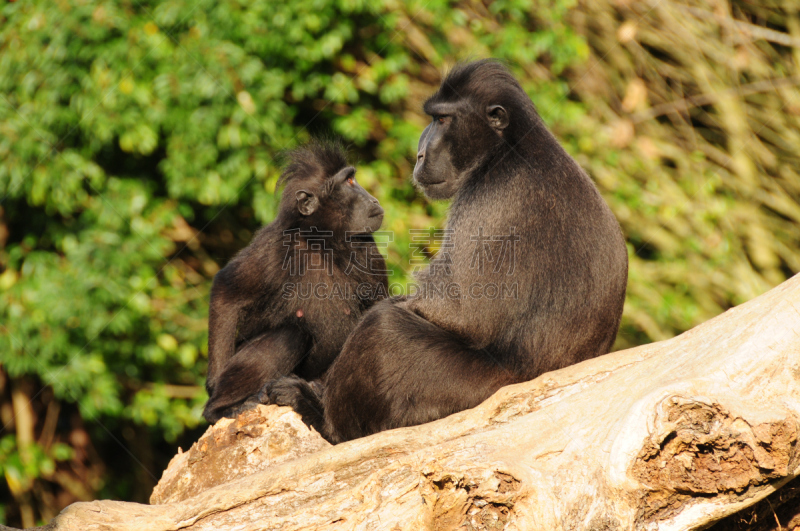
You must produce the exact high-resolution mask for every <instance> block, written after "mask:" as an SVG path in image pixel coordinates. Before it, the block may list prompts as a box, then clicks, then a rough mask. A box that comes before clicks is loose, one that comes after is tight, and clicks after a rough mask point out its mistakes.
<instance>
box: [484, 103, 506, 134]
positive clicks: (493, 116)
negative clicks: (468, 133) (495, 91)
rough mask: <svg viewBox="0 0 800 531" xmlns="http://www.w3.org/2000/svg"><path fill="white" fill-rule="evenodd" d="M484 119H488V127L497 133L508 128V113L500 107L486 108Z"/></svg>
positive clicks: (491, 106) (490, 106)
mask: <svg viewBox="0 0 800 531" xmlns="http://www.w3.org/2000/svg"><path fill="white" fill-rule="evenodd" d="M486 117H487V118H488V119H489V125H491V126H492V127H493V128H494V129H497V130H498V131H502V130H503V129H505V128H506V127H508V112H507V111H506V109H505V107H503V106H502V105H489V106H488V107H486Z"/></svg>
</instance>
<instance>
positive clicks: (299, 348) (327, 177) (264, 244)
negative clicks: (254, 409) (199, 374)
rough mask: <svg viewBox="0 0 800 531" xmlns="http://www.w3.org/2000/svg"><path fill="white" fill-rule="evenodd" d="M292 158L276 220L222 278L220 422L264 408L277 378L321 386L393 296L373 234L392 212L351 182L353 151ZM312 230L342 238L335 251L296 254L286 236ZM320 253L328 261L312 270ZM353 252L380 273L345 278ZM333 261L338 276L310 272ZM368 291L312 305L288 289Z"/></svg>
mask: <svg viewBox="0 0 800 531" xmlns="http://www.w3.org/2000/svg"><path fill="white" fill-rule="evenodd" d="M290 158H291V163H290V164H289V165H288V166H287V168H286V169H285V171H284V172H283V174H282V175H281V178H280V180H279V184H280V185H285V188H284V191H283V195H282V197H281V203H280V210H279V214H278V216H277V218H276V219H275V221H273V222H272V223H270V224H269V225H267V226H265V227H263V228H262V229H261V230H259V231H258V232H257V233H256V235H255V236H254V237H253V241H252V242H251V243H250V245H249V246H248V247H246V248H245V249H243V250H242V251H241V252H240V253H239V254H237V255H236V257H234V258H233V259H232V260H231V261H230V263H229V264H228V265H226V266H225V267H224V268H223V269H222V270H220V271H219V273H217V275H216V276H215V277H214V283H213V286H212V288H211V305H210V310H209V337H208V347H209V348H208V356H209V363H208V378H207V380H206V388H207V389H208V394H209V397H210V398H209V400H208V403H207V404H206V407H205V411H204V412H203V416H204V417H205V418H206V420H208V421H209V422H212V423H213V422H216V421H217V420H218V419H219V418H221V417H222V416H234V415H235V414H236V413H238V412H240V411H242V410H243V409H246V408H247V407H250V406H251V405H253V404H255V403H257V395H258V393H259V390H260V389H261V387H262V385H264V384H265V382H268V381H270V380H272V379H275V378H278V377H281V376H285V375H288V374H290V373H295V374H297V375H299V376H301V377H303V378H305V379H308V380H313V379H316V378H319V377H320V376H321V375H322V374H323V373H324V371H325V370H326V369H327V368H328V367H329V366H330V364H331V363H332V362H333V360H334V358H335V357H336V355H337V354H338V353H339V351H340V349H341V347H342V345H343V344H344V341H345V339H346V338H347V336H348V334H349V333H350V332H351V331H352V330H353V328H354V327H355V325H356V323H357V322H358V320H359V319H360V318H361V316H362V315H363V313H364V312H365V311H366V310H367V308H369V307H370V306H372V305H373V304H374V302H375V300H376V298H375V297H377V299H380V298H383V297H384V296H385V294H386V286H387V276H386V272H385V271H384V270H385V269H386V267H385V264H384V261H383V258H382V257H381V256H380V253H379V252H378V250H377V248H376V246H375V242H374V240H373V237H372V234H371V232H372V231H374V230H375V229H377V228H378V227H379V226H380V220H381V219H382V216H383V210H382V209H380V207H379V206H378V202H377V200H376V199H375V198H373V197H372V196H370V195H369V194H368V193H367V192H366V191H365V190H364V189H363V188H361V187H360V186H359V185H358V184H352V185H351V184H348V183H346V182H345V181H346V179H345V181H343V180H342V177H346V176H348V175H352V173H354V172H355V170H353V168H351V167H349V166H348V165H347V160H346V158H345V155H344V152H343V151H342V150H341V148H339V147H338V146H336V145H332V144H330V145H329V144H320V143H316V144H311V145H310V146H308V147H305V148H302V149H299V150H297V151H294V152H292V153H291V154H290ZM342 172H345V173H342ZM337 176H338V177H337ZM298 194H300V195H298ZM309 195H311V196H313V197H314V198H316V200H317V203H316V210H314V211H313V212H312V213H310V214H307V215H304V214H302V213H301V210H302V208H301V203H302V201H301V199H302V200H305V201H307V196H309ZM366 225H371V227H370V229H371V230H369V231H367V230H366V229H365V226H366ZM312 228H316V229H318V230H319V231H333V236H332V237H325V238H324V241H325V247H326V248H327V249H332V252H326V251H325V250H322V251H314V250H310V249H309V246H308V244H307V242H306V241H305V240H304V239H303V238H302V237H297V238H296V241H295V242H294V243H293V245H294V247H293V248H291V249H290V248H289V247H288V246H287V244H289V243H290V242H291V241H292V240H291V237H290V236H288V237H287V235H286V233H285V231H287V230H289V231H291V230H297V231H309V230H312ZM347 231H357V232H361V234H358V235H356V236H352V235H351V236H350V237H351V239H352V240H353V241H350V242H348V241H347ZM298 234H302V233H300V232H298ZM290 251H291V252H290ZM287 253H288V254H287ZM315 253H316V254H317V255H320V256H318V260H322V262H320V261H317V262H308V260H310V259H312V258H313V257H312V256H311V255H313V254H315ZM351 254H354V256H355V259H356V260H359V263H361V264H371V266H372V271H370V272H362V271H359V270H358V269H354V270H351V271H350V272H349V274H345V270H346V268H347V266H348V264H349V263H350V260H351ZM287 256H288V257H289V261H287ZM325 256H328V257H332V267H331V269H330V270H324V269H323V270H319V269H314V268H306V267H305V265H307V264H308V263H312V264H318V263H323V264H324V260H325ZM362 283H364V284H368V285H369V286H371V290H369V292H366V291H365V292H364V293H363V294H365V295H367V296H366V297H365V298H358V297H354V298H352V299H345V298H344V297H338V296H337V297H335V298H316V297H314V296H311V297H307V298H304V297H305V295H306V294H307V292H308V290H307V289H306V288H303V289H300V288H297V289H295V290H291V289H288V290H287V289H286V286H287V285H288V284H296V285H302V286H304V287H305V286H313V287H315V286H322V287H324V288H326V290H325V291H324V292H320V293H323V294H330V293H331V292H332V290H331V289H330V288H331V287H332V286H334V285H335V284H338V285H339V286H340V287H342V288H344V286H345V285H349V287H350V288H353V290H352V292H351V293H353V294H356V293H357V291H356V290H355V287H356V286H357V285H359V284H362ZM304 291H305V292H306V293H304ZM287 294H288V296H287ZM345 294H346V293H345ZM373 296H375V297H373ZM298 310H301V311H302V316H301V317H300V316H298V314H297V312H298Z"/></svg>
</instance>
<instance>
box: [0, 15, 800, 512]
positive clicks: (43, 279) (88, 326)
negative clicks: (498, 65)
mask: <svg viewBox="0 0 800 531" xmlns="http://www.w3.org/2000/svg"><path fill="white" fill-rule="evenodd" d="M799 12H800V2H798V1H797V0H736V1H727V0H696V1H695V0H674V1H673V0H648V1H637V0H550V1H546V0H497V1H477V0H473V1H467V0H465V1H458V2H445V1H442V0H411V1H408V2H404V1H400V0H370V1H366V0H333V1H325V0H293V1H292V2H286V3H283V2H276V1H275V0H252V1H245V0H240V1H237V0H195V1H188V0H166V1H163V2H158V1H135V0H128V1H126V0H111V1H99V0H98V1H93V0H72V1H66V0H61V1H55V0H51V1H33V0H28V1H17V2H4V3H2V5H0V367H1V368H0V420H1V421H2V431H0V470H2V473H3V476H4V480H0V523H5V524H9V525H15V526H20V525H25V526H31V525H34V524H38V523H44V522H47V521H49V520H50V519H51V518H52V517H53V516H55V515H56V514H57V513H58V512H59V511H60V510H61V509H62V508H63V507H65V506H66V505H68V504H69V503H71V502H74V501H77V500H91V499H95V498H112V499H121V500H133V501H140V502H146V501H147V499H148V497H149V495H150V492H151V490H152V487H153V486H154V485H155V483H156V482H157V480H158V478H159V477H160V475H161V472H162V470H163V469H164V468H165V466H166V464H167V462H168V461H169V459H170V458H171V457H172V455H173V454H174V453H175V452H176V451H177V448H178V447H179V446H180V447H182V448H184V449H186V448H188V447H189V446H190V445H191V444H192V442H193V441H194V440H196V439H197V437H198V436H199V435H200V434H201V433H202V432H203V431H204V430H205V428H206V424H205V422H204V421H203V420H202V418H201V416H200V412H201V409H202V405H203V403H204V402H205V400H206V398H207V397H206V394H205V390H204V389H203V387H202V386H203V383H204V375H205V371H206V363H207V347H206V341H207V323H206V318H207V312H208V296H209V287H210V284H211V279H212V277H213V275H214V273H215V272H216V271H217V270H219V268H220V267H222V266H224V265H225V263H226V262H227V260H229V259H230V258H231V257H232V256H233V255H234V254H235V253H236V252H237V250H239V249H241V248H242V247H244V246H245V245H247V243H248V242H249V240H250V238H251V236H252V235H253V232H254V231H255V230H256V229H257V228H258V227H259V226H261V225H262V224H265V223H267V222H269V221H271V219H272V218H273V215H274V213H275V207H276V204H277V197H276V195H275V182H276V180H277V177H278V175H279V172H280V161H279V160H278V161H277V162H276V156H277V155H279V154H280V153H281V152H282V151H284V150H286V149H288V148H291V147H294V146H296V145H298V144H300V143H302V142H305V141H307V140H308V139H309V138H310V137H311V136H331V135H338V136H340V137H342V138H343V139H344V140H345V141H346V142H347V143H348V144H349V145H350V147H351V155H352V159H353V162H354V163H356V164H357V165H358V172H359V173H358V178H359V180H360V182H361V183H362V184H363V185H364V186H365V187H366V188H367V189H368V190H369V191H370V192H371V193H372V194H374V195H375V196H376V197H378V198H379V199H380V201H381V203H382V204H383V206H384V208H385V209H386V217H385V220H384V225H383V228H384V229H385V230H389V231H393V232H394V240H393V241H392V242H390V243H389V245H388V249H387V251H388V258H389V264H390V266H391V267H392V268H393V270H394V275H393V277H392V281H393V282H400V283H403V282H405V281H406V278H407V277H406V272H407V271H409V270H410V269H411V267H410V266H409V256H410V255H411V254H412V252H414V253H415V254H416V253H417V252H418V249H416V245H418V244H417V243H413V242H411V239H410V237H409V230H410V229H429V228H431V227H433V228H435V227H441V226H442V224H443V220H444V217H445V215H446V211H447V204H446V203H432V202H428V201H427V200H426V199H425V198H424V197H423V196H421V195H420V194H419V193H417V192H416V191H415V190H414V188H413V187H412V186H411V184H410V180H409V178H410V175H411V172H412V168H413V164H414V160H415V153H416V145H417V139H418V136H419V133H420V132H421V131H422V129H423V128H424V126H425V125H426V123H427V121H428V119H427V118H426V117H425V116H424V115H423V114H422V112H421V105H422V103H423V101H424V100H425V98H426V97H427V96H428V95H430V94H431V93H432V92H433V91H434V90H435V88H436V86H437V84H438V82H439V81H440V76H441V74H442V72H444V71H446V69H447V68H448V67H449V66H452V65H453V64H454V63H455V62H456V61H459V60H467V59H475V58H483V57H496V58H499V59H502V60H504V61H506V62H507V64H508V65H509V66H510V68H511V69H512V71H513V72H514V74H515V75H517V76H518V78H519V79H520V80H521V82H522V84H523V86H524V87H525V89H526V90H527V92H528V94H529V95H530V96H531V98H532V99H533V101H534V102H535V104H536V105H537V107H538V109H539V112H540V114H541V115H542V116H543V118H544V120H545V121H546V122H547V123H548V124H549V125H550V126H551V127H552V129H553V131H554V132H555V134H556V136H557V137H558V138H559V139H560V140H561V141H562V143H563V144H564V146H565V147H566V148H567V150H568V151H569V152H570V153H571V154H572V155H573V156H574V157H575V158H576V159H577V160H578V161H579V163H580V164H581V165H582V166H583V167H584V168H585V169H586V170H587V171H588V172H589V174H590V175H591V177H592V178H593V179H594V181H595V182H596V183H597V185H598V187H599V188H600V190H601V192H602V194H603V196H604V197H605V199H606V201H608V203H609V204H610V205H611V208H612V209H613V211H614V213H615V214H616V216H617V218H618V219H619V221H620V223H621V225H622V228H623V231H624V233H625V236H626V238H627V241H628V250H629V255H630V278H629V284H628V298H627V302H626V305H625V313H624V317H623V323H622V328H621V330H620V333H619V337H618V340H617V344H616V346H615V348H617V349H622V348H628V347H632V346H635V345H640V344H643V343H648V342H651V341H659V340H662V339H667V338H669V337H672V336H674V335H676V334H679V333H681V332H683V331H685V330H688V329H689V328H692V327H693V326H696V325H698V324H700V323H702V322H703V321H706V320H707V319H709V318H711V317H713V316H715V315H717V314H719V313H721V312H723V311H724V310H726V309H727V308H730V307H732V306H735V305H737V304H740V303H742V302H744V301H747V300H749V299H751V298H753V297H755V296H757V295H759V294H761V293H763V292H765V291H766V290H768V289H770V288H771V287H772V286H775V285H777V284H779V283H780V282H782V281H783V280H785V279H786V278H788V277H789V276H791V275H792V274H793V273H795V272H797V271H800V251H799V250H798V247H799V244H800V225H798V221H800V178H799V177H798V173H800V127H798V126H799V125H800V91H798V87H797V85H798V84H800V17H799V15H798V13H799ZM422 251H423V252H424V253H427V254H428V255H430V254H431V253H434V252H435V251H436V249H435V245H431V246H425V248H423V249H422Z"/></svg>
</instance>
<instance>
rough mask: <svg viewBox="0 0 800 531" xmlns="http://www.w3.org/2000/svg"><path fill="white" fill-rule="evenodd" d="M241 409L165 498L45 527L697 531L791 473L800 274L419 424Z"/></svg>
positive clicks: (87, 507)
mask: <svg viewBox="0 0 800 531" xmlns="http://www.w3.org/2000/svg"><path fill="white" fill-rule="evenodd" d="M247 415H249V416H242V417H240V418H239V419H237V420H236V421H223V422H220V423H218V424H217V425H216V426H214V427H212V428H209V432H208V433H207V434H206V435H205V436H204V438H203V439H201V441H200V442H199V443H198V445H196V446H195V447H193V449H192V450H190V451H189V452H187V453H186V454H182V455H183V456H184V457H181V455H179V456H177V457H176V459H175V460H173V464H172V465H171V467H170V468H169V469H168V471H167V472H166V473H165V479H163V480H162V484H163V485H162V486H160V487H159V488H161V489H162V491H159V488H157V490H156V493H155V494H154V501H159V500H162V501H169V500H175V501H171V502H170V503H164V504H160V505H149V506H148V505H140V504H135V503H125V502H113V501H95V502H89V503H75V504H73V505H71V506H69V507H67V508H66V509H65V510H64V511H63V512H62V513H61V514H60V515H59V516H58V517H56V519H55V520H54V521H53V522H52V524H51V525H50V526H48V527H50V528H51V529H58V530H73V529H74V530H90V529H114V530H148V531H153V530H177V529H191V530H201V529H202V530H206V529H207V530H216V529H282V530H290V529H291V530H295V529H297V530H299V529H325V530H334V529H386V530H419V529H441V530H448V529H464V530H478V529H487V530H488V529H514V530H535V529H542V530H592V531H601V530H603V531H612V530H622V529H635V530H661V531H664V530H680V531H684V530H690V529H704V528H707V527H709V526H710V525H713V524H714V523H715V522H718V521H720V520H721V519H723V518H725V517H727V516H729V515H732V514H735V513H737V512H739V511H742V510H744V509H746V508H748V507H751V506H754V505H756V504H757V503H758V502H759V501H760V500H762V499H764V498H765V497H767V496H768V495H770V494H772V493H774V492H776V490H778V489H780V488H781V487H783V486H784V485H786V484H787V483H788V482H789V481H790V480H791V479H793V478H794V477H796V476H797V475H798V474H799V473H800V452H799V451H798V429H799V426H800V425H799V424H798V420H800V276H795V277H794V278H792V279H790V280H789V281H787V282H785V283H784V284H782V285H780V286H778V287H777V288H775V289H773V290H772V291H770V292H769V293H767V294H764V295H762V296H761V297H758V298H757V299H754V300H752V301H750V302H748V303H746V304H743V305H741V306H739V307H736V308H734V309H731V310H729V311H727V312H726V313H724V314H723V315H720V316H719V317H717V318H715V319H713V320H711V321H709V322H707V323H705V324H703V325H701V326H699V327H697V328H695V329H693V330H691V331H689V332H687V333H685V334H683V335H681V336H679V337H676V338H673V339H670V340H667V341H662V342H660V343H655V344H651V345H646V346H642V347H638V348H634V349H630V350H627V351H622V352H616V353H613V354H609V355H606V356H603V357H601V358H597V359H594V360H589V361H587V362H584V363H581V364H578V365H575V366H572V367H568V368H565V369H562V370H559V371H555V372H552V373H548V374H545V375H543V376H541V377H539V378H537V379H536V380H534V381H532V382H527V383H523V384H518V385H513V386H509V387H506V388H503V389H501V390H500V391H498V392H497V393H496V394H495V395H494V396H492V397H491V398H489V399H488V400H487V401H486V402H484V403H483V404H482V405H480V406H479V407H477V408H474V409H472V410H468V411H464V412H461V413H458V414H455V415H452V416H450V417H447V418H445V419H442V420H439V421H436V422H433V423H430V424H426V425H422V426H416V427H412V428H405V429H398V430H392V431H388V432H384V433H379V434H376V435H373V436H370V437H366V438H363V439H359V440H355V441H351V442H348V443H344V444H340V445H338V446H334V447H330V446H328V445H327V444H326V443H324V442H323V441H321V439H319V440H317V439H315V438H316V437H318V436H317V435H316V434H315V433H313V432H309V431H308V430H307V429H306V428H305V427H304V426H303V425H302V424H300V423H299V420H298V417H296V416H295V415H294V413H291V412H289V411H288V410H287V409H285V408H278V407H276V406H269V407H266V406H264V407H261V408H260V409H258V410H256V411H255V412H250V413H248V414H247ZM290 417H291V418H290ZM258 426H260V427H258ZM254 430H255V431H254ZM248 434H249V435H248ZM275 440H281V441H282V442H281V443H280V444H279V445H278V446H279V447H280V448H281V450H280V452H283V453H280V452H278V453H279V454H280V455H278V457H277V458H276V455H275V454H274V453H271V452H270V451H267V450H265V449H264V448H265V446H266V448H267V449H269V444H270V442H269V441H275ZM214 441H216V442H214ZM254 441H255V442H254ZM258 441H261V442H258ZM292 448H299V450H291V449H292ZM256 450H258V452H257V453H256ZM291 451H294V452H295V453H294V454H292V455H289V456H288V457H287V458H285V459H284V458H282V457H280V456H283V455H285V454H287V453H288V452H291ZM192 452H194V453H192ZM218 452H230V453H231V454H230V455H229V456H228V457H225V458H224V459H222V458H221V457H220V456H219V455H217V454H216V453H218ZM237 452H238V454H237ZM187 454H189V455H187ZM237 455H238V456H239V457H236V456H237ZM254 455H255V457H254ZM231 456H232V457H231ZM259 456H260V457H259ZM225 459H227V461H224V460H225ZM259 459H265V460H267V461H266V462H267V463H268V464H269V466H267V467H266V468H264V467H263V463H262V462H261V461H260V460H259ZM223 461H224V464H221V463H223ZM260 463H261V464H260ZM191 467H196V468H194V469H192V470H189V469H190V468H191ZM204 467H205V468H204ZM215 467H223V468H225V470H226V472H224V473H220V474H214V473H213V471H214V470H215ZM253 472H254V473H253ZM168 483H169V484H170V485H171V487H169V488H171V489H172V491H171V492H172V493H171V494H169V493H167V494H165V492H166V491H167V490H169V489H167V487H166V485H167V484H168ZM214 485H215V486H214ZM204 489H205V490H204ZM159 497H160V498H159Z"/></svg>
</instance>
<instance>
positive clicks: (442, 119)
mask: <svg viewBox="0 0 800 531" xmlns="http://www.w3.org/2000/svg"><path fill="white" fill-rule="evenodd" d="M434 119H435V120H436V121H437V122H439V123H440V124H443V123H445V122H446V121H447V116H445V115H443V114H440V115H439V116H437V117H436V118H434Z"/></svg>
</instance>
